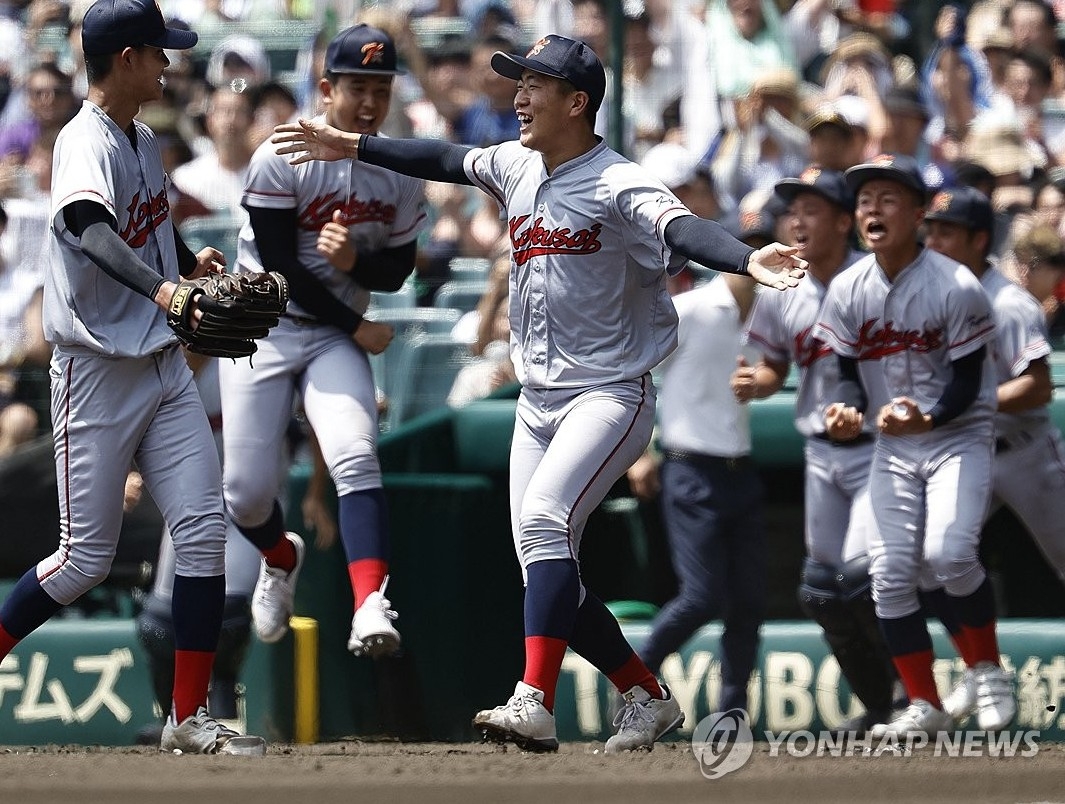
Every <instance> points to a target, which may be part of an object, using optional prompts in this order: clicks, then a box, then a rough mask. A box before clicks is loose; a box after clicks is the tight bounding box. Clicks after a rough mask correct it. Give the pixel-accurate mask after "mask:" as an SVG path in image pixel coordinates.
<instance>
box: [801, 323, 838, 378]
mask: <svg viewBox="0 0 1065 804" xmlns="http://www.w3.org/2000/svg"><path fill="white" fill-rule="evenodd" d="M812 330H813V327H807V328H806V329H804V330H802V331H800V332H797V333H795V365H797V366H798V367H799V368H809V367H810V366H812V365H813V364H814V363H816V362H817V361H818V360H820V359H821V358H822V357H827V356H828V355H830V354H832V348H831V347H830V346H829V345H828V344H827V343H825V342H824V341H823V340H821V339H820V338H811V337H810V332H811V331H812Z"/></svg>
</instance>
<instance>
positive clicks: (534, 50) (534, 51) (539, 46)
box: [525, 37, 551, 59]
mask: <svg viewBox="0 0 1065 804" xmlns="http://www.w3.org/2000/svg"><path fill="white" fill-rule="evenodd" d="M549 44H551V40H550V39H548V38H547V37H544V38H543V39H541V40H540V41H539V42H537V43H536V44H535V45H533V46H532V47H531V48H529V52H528V53H526V54H525V58H527V59H531V58H532V57H533V56H539V55H540V51H541V50H543V49H544V48H545V47H547V46H548V45H549Z"/></svg>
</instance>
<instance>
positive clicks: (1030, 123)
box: [1003, 49, 1065, 168]
mask: <svg viewBox="0 0 1065 804" xmlns="http://www.w3.org/2000/svg"><path fill="white" fill-rule="evenodd" d="M1052 80H1053V75H1052V73H1051V68H1050V57H1049V55H1048V54H1046V53H1044V52H1041V51H1038V50H1034V49H1032V50H1025V51H1017V52H1015V53H1014V54H1013V55H1012V56H1011V57H1010V60H1009V62H1008V63H1007V65H1006V78H1005V82H1004V84H1003V90H1004V92H1005V96H1006V98H1008V100H1009V101H1010V106H1011V107H1012V108H1010V109H1009V110H1008V111H1005V115H1008V118H1007V121H1006V122H1012V123H1014V124H1016V125H1017V126H1018V127H1020V129H1021V131H1022V132H1023V133H1024V140H1025V147H1026V148H1027V149H1028V152H1029V154H1030V155H1031V158H1032V163H1033V165H1035V166H1036V167H1040V168H1044V167H1052V166H1053V165H1055V164H1057V162H1058V161H1059V160H1058V154H1059V153H1060V154H1062V156H1063V157H1065V126H1062V124H1061V122H1060V121H1057V120H1053V121H1052V120H1048V119H1047V118H1046V117H1045V116H1044V114H1043V101H1044V100H1046V99H1047V96H1048V95H1049V93H1050V88H1051V81H1052Z"/></svg>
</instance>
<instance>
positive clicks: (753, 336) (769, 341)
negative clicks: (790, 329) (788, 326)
mask: <svg viewBox="0 0 1065 804" xmlns="http://www.w3.org/2000/svg"><path fill="white" fill-rule="evenodd" d="M783 301H784V294H783V293H759V294H758V295H757V296H756V297H755V302H754V307H753V309H752V310H751V315H750V317H749V318H748V319H747V344H748V345H749V346H750V347H751V348H753V349H756V350H758V351H759V352H761V353H762V354H763V355H764V356H765V358H766V359H767V360H771V361H773V362H777V363H788V362H790V361H791V354H790V353H789V350H788V345H789V344H788V335H787V333H786V332H785V331H784V315H783V308H782V302H783Z"/></svg>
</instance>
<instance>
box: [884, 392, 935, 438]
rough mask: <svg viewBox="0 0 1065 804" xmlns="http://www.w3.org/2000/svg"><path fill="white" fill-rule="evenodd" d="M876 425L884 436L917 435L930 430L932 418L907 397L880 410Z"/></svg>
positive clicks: (893, 401) (900, 398)
mask: <svg viewBox="0 0 1065 804" xmlns="http://www.w3.org/2000/svg"><path fill="white" fill-rule="evenodd" d="M876 424H877V427H879V428H880V432H881V433H884V434H885V435H917V434H918V433H927V432H928V431H929V430H931V429H932V417H931V416H929V415H927V414H925V413H922V412H921V409H920V408H919V407H917V403H916V402H914V401H913V400H912V399H910V398H909V397H908V396H900V397H896V398H895V399H892V400H891V402H889V403H888V404H886V405H884V407H882V408H880V413H879V414H877V417H876Z"/></svg>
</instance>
